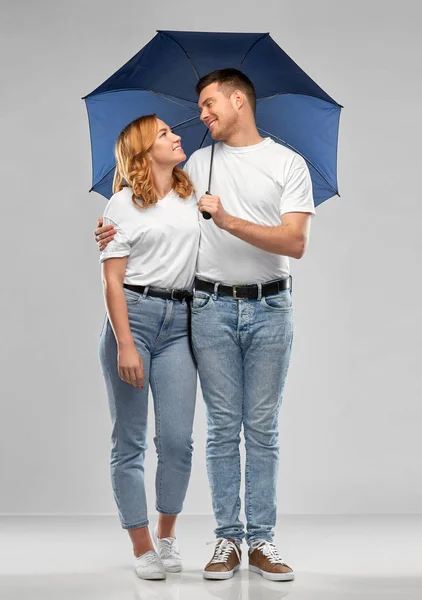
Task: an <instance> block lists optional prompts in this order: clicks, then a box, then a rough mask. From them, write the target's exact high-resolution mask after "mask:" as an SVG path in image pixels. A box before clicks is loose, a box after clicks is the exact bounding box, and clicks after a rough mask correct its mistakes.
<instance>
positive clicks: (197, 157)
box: [186, 144, 218, 166]
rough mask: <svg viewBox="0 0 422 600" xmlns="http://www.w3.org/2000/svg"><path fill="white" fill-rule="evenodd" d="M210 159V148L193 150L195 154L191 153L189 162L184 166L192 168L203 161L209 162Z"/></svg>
mask: <svg viewBox="0 0 422 600" xmlns="http://www.w3.org/2000/svg"><path fill="white" fill-rule="evenodd" d="M216 145H218V144H216ZM210 157H211V146H206V147H205V148H199V149H198V150H195V152H193V153H192V154H191V155H190V157H189V160H188V161H187V162H186V165H189V166H191V165H192V166H193V165H198V164H202V163H204V162H205V161H209V159H210Z"/></svg>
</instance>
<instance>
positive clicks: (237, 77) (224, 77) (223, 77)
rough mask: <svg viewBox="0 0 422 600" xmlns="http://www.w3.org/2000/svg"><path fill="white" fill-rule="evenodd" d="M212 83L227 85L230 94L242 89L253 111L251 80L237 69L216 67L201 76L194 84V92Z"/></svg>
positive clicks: (253, 100) (253, 89)
mask: <svg viewBox="0 0 422 600" xmlns="http://www.w3.org/2000/svg"><path fill="white" fill-rule="evenodd" d="M212 83H219V84H221V85H224V86H225V87H227V89H228V90H229V91H230V94H232V93H233V92H234V91H235V90H240V91H242V92H243V93H244V94H245V95H246V97H247V99H248V100H249V104H250V105H251V108H252V111H253V113H255V110H256V92H255V88H254V85H253V83H252V81H251V80H250V79H249V77H247V76H246V75H245V74H244V73H242V72H241V71H238V70H237V69H218V70H217V71H212V72H211V73H208V74H207V75H204V76H203V77H201V79H200V80H199V81H198V83H197V84H196V93H197V94H198V96H199V94H200V93H201V92H202V90H203V89H204V88H206V87H207V86H208V85H211V84H212Z"/></svg>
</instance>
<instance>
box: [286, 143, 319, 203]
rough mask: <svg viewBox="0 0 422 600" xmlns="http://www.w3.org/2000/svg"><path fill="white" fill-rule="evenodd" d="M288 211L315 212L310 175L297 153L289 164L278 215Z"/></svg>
mask: <svg viewBox="0 0 422 600" xmlns="http://www.w3.org/2000/svg"><path fill="white" fill-rule="evenodd" d="M289 212H308V213H311V214H313V215H314V214H315V205H314V198H313V195H312V180H311V176H310V174H309V169H308V166H307V164H306V162H305V161H304V159H303V158H302V157H301V156H299V155H296V156H295V158H294V160H293V161H292V164H291V165H290V169H289V171H288V174H287V178H286V183H285V185H284V189H283V192H282V195H281V200H280V215H284V214H285V213H289Z"/></svg>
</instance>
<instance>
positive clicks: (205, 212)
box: [202, 192, 211, 221]
mask: <svg viewBox="0 0 422 600" xmlns="http://www.w3.org/2000/svg"><path fill="white" fill-rule="evenodd" d="M205 193H206V194H208V196H211V192H205ZM202 216H203V217H204V219H206V220H207V221H208V220H209V219H211V215H210V213H209V212H207V211H206V210H204V212H203V213H202Z"/></svg>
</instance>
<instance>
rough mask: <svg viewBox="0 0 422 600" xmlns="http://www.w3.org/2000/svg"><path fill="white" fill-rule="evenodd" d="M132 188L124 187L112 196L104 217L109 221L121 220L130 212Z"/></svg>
mask: <svg viewBox="0 0 422 600" xmlns="http://www.w3.org/2000/svg"><path fill="white" fill-rule="evenodd" d="M132 194H133V192H132V188H130V187H124V188H123V189H121V190H120V191H119V192H116V193H115V194H113V195H112V197H111V198H110V200H109V201H108V203H107V206H106V207H105V210H104V216H107V217H109V218H110V219H113V220H114V219H115V218H121V217H123V216H124V215H125V214H127V212H128V211H132V208H133V202H132Z"/></svg>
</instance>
